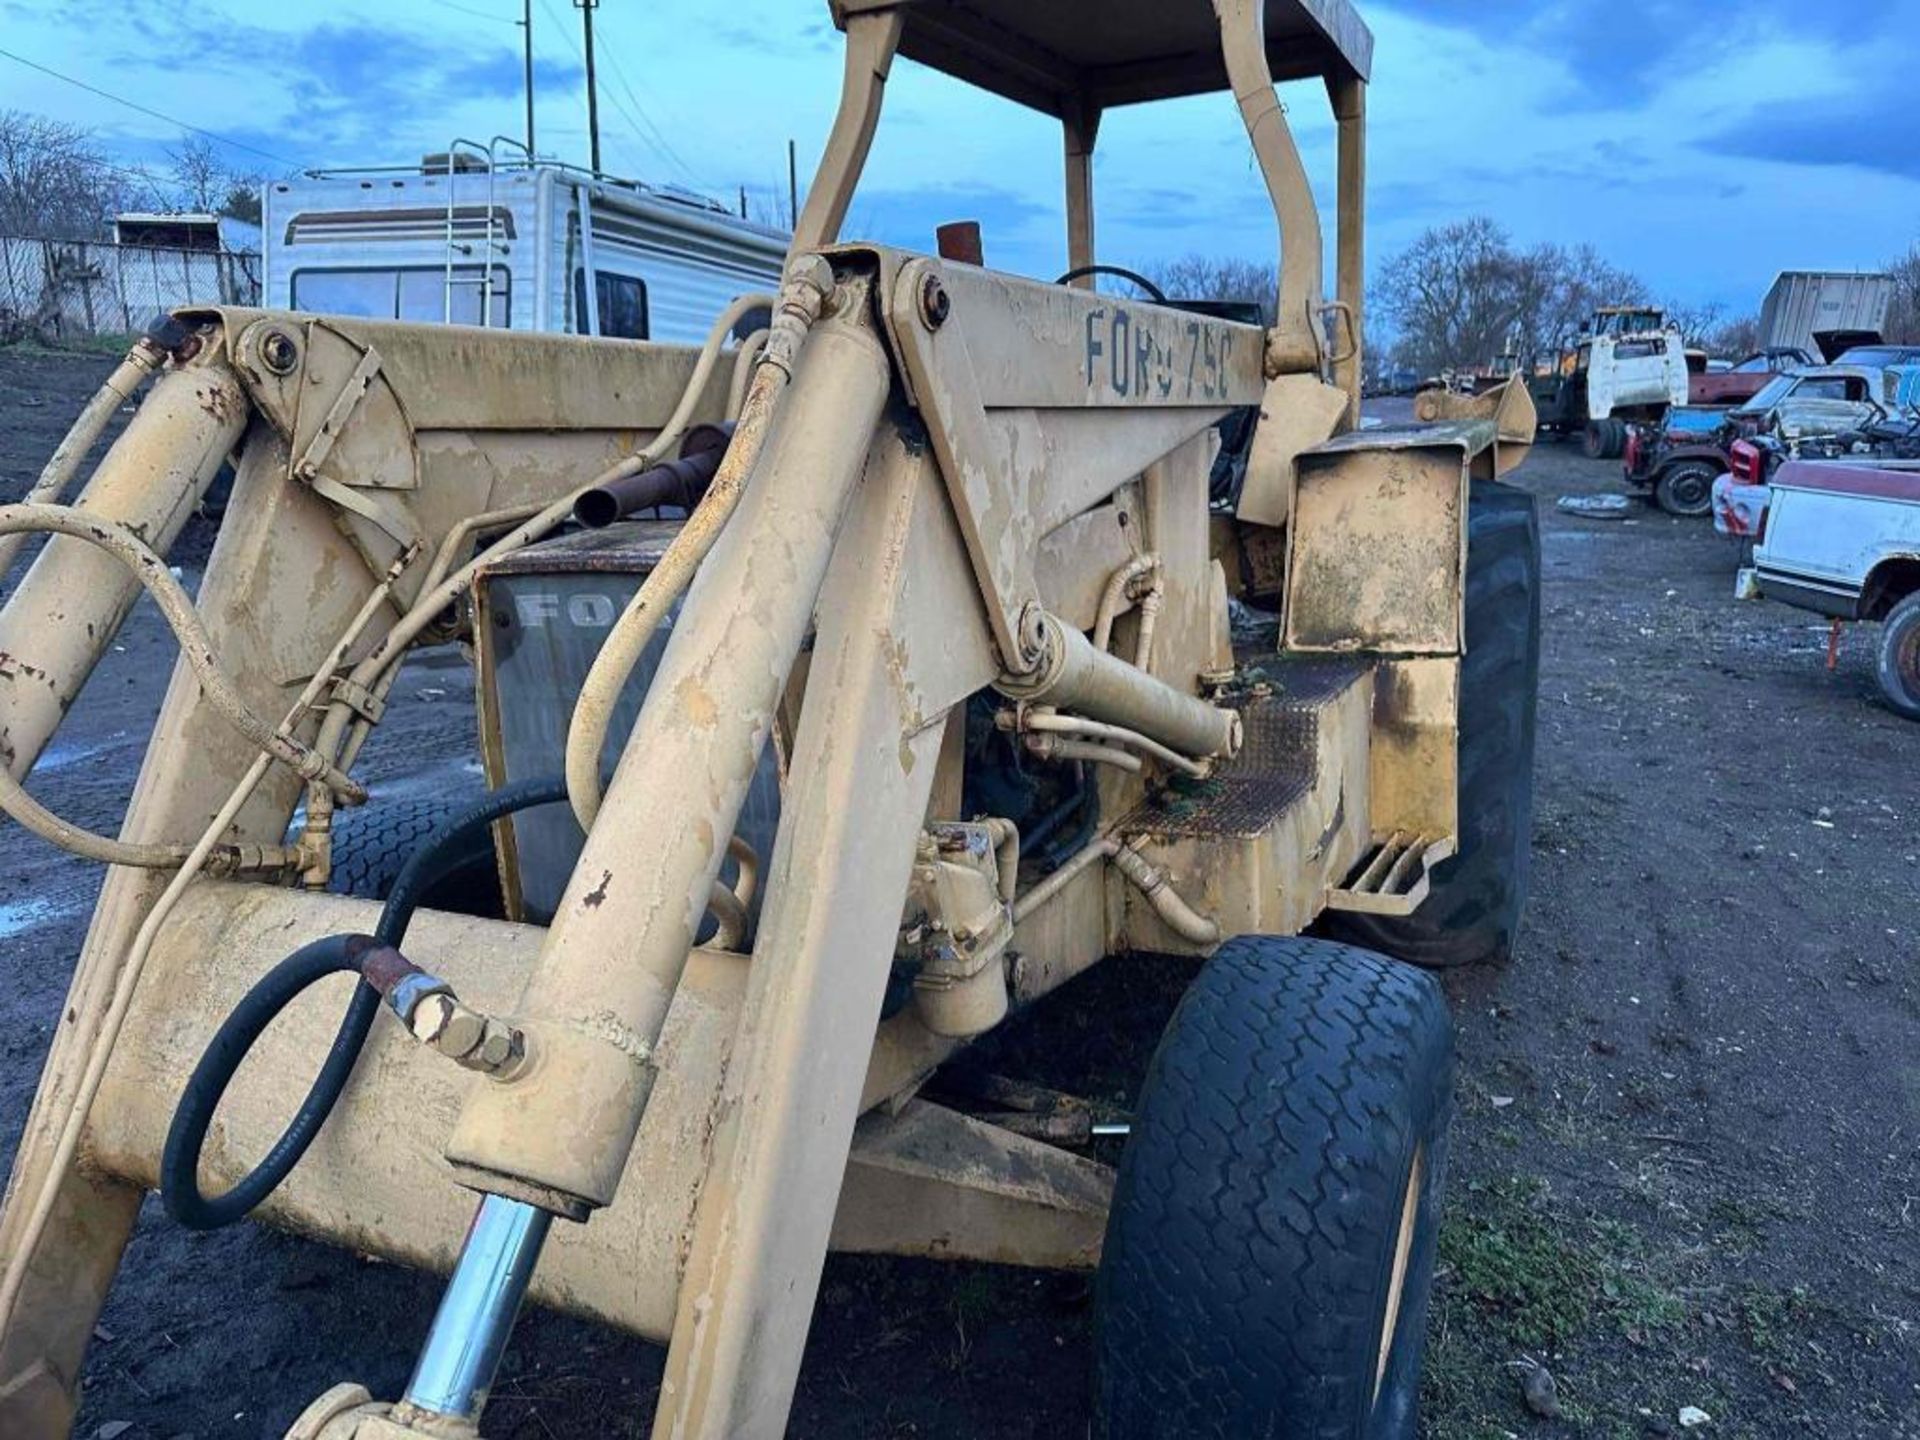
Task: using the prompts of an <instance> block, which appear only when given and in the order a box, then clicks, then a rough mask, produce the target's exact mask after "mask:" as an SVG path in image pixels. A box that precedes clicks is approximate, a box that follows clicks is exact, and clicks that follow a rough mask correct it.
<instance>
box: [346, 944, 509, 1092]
mask: <svg viewBox="0 0 1920 1440" xmlns="http://www.w3.org/2000/svg"><path fill="white" fill-rule="evenodd" d="M360 973H361V975H362V976H364V977H365V978H366V981H367V983H368V984H369V985H371V986H373V988H374V989H376V990H378V991H379V992H380V995H381V998H382V999H384V1000H385V1001H386V1003H387V1008H388V1009H389V1010H391V1011H393V1013H394V1014H395V1015H398V1016H399V1017H400V1020H401V1023H403V1024H404V1025H405V1026H406V1027H407V1030H408V1032H409V1033H410V1034H412V1036H413V1038H414V1039H416V1040H418V1041H419V1042H420V1043H421V1044H423V1045H425V1046H427V1047H428V1048H429V1049H431V1050H436V1051H438V1052H439V1053H440V1054H442V1055H444V1056H446V1057H447V1058H448V1059H449V1060H451V1061H453V1062H454V1064H456V1065H459V1066H460V1067H462V1068H463V1069H467V1070H475V1071H478V1072H479V1073H480V1074H482V1075H491V1076H494V1077H495V1078H497V1079H502V1080H505V1079H511V1078H512V1077H513V1075H514V1074H516V1073H517V1072H518V1071H519V1069H520V1066H521V1064H522V1062H524V1061H525V1059H526V1056H527V1039H526V1035H525V1034H524V1033H523V1032H522V1031H520V1030H518V1029H516V1028H515V1027H514V1026H512V1025H509V1024H507V1022H506V1021H504V1020H501V1019H499V1018H498V1017H496V1016H492V1015H487V1014H484V1013H482V1012H481V1011H478V1010H475V1009H473V1008H472V1007H471V1006H469V1005H466V1004H464V1003H463V1002H462V1001H461V999H460V997H459V996H458V995H456V994H454V993H453V987H452V986H451V985H449V984H447V982H446V981H444V980H442V979H441V978H440V977H439V976H437V975H434V974H432V973H431V972H429V971H426V970H422V969H421V968H420V967H419V966H418V965H415V964H414V963H413V962H412V961H411V960H409V959H407V957H406V956H404V955H402V954H401V953H400V952H399V951H398V950H395V949H394V948H393V947H392V946H390V945H389V946H381V947H380V948H379V949H377V950H374V951H371V952H369V953H368V954H367V955H366V956H364V957H363V958H362V960H361V962H360Z"/></svg>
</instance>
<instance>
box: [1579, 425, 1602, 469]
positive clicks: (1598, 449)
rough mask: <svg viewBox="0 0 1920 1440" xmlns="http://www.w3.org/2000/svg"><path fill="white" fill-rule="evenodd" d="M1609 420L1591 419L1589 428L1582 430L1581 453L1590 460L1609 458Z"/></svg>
mask: <svg viewBox="0 0 1920 1440" xmlns="http://www.w3.org/2000/svg"><path fill="white" fill-rule="evenodd" d="M1606 425H1607V422H1606V421H1604V420H1589V421H1588V422H1587V428H1586V429H1584V430H1582V431H1581V432H1580V453H1581V454H1582V455H1584V456H1586V457H1587V459H1589V460H1604V459H1606V458H1607V430H1606Z"/></svg>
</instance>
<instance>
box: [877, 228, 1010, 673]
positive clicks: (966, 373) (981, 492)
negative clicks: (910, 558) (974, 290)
mask: <svg viewBox="0 0 1920 1440" xmlns="http://www.w3.org/2000/svg"><path fill="white" fill-rule="evenodd" d="M950 305H951V302H950V300H949V299H948V296H947V291H946V287H945V285H944V284H943V283H942V281H941V276H940V269H939V267H938V266H937V265H935V264H933V263H932V262H931V261H927V260H915V261H912V262H911V263H909V264H907V265H906V266H904V267H903V268H902V269H901V271H900V278H899V279H898V280H897V281H895V282H894V286H893V290H892V293H891V295H890V296H889V297H888V306H887V308H888V312H889V313H888V321H889V328H890V330H891V332H892V334H893V336H894V339H895V341H896V343H898V345H899V346H900V358H901V361H902V362H903V363H904V365H905V367H906V370H907V376H908V378H909V380H910V381H911V382H912V385H913V390H914V395H915V397H916V399H917V400H918V402H919V405H920V413H921V416H922V418H923V419H924V420H925V422H926V426H927V435H928V438H929V439H930V440H931V442H932V444H933V453H934V457H935V458H936V459H937V460H938V461H939V463H940V476H941V479H942V480H944V481H945V482H946V488H947V494H948V496H949V497H950V498H951V499H952V501H953V509H954V514H955V516H956V518H957V519H958V520H959V522H960V533H961V536H962V538H963V539H964V540H965V542H966V547H967V559H968V560H969V561H970V562H971V563H972V566H973V574H974V579H975V581H976V582H977V583H978V584H979V587H980V597H981V599H982V600H983V601H984V602H985V604H986V609H987V623H988V626H989V628H990V629H991V630H992V632H993V643H994V646H995V648H997V649H998V650H999V652H1000V659H1001V663H1002V665H1003V666H1004V667H1005V668H1006V670H1007V671H1008V672H1010V673H1013V674H1020V675H1024V674H1027V673H1029V672H1030V671H1032V670H1033V669H1035V668H1036V666H1037V665H1038V664H1039V662H1040V661H1041V659H1042V658H1044V657H1043V656H1042V655H1041V654H1040V653H1037V651H1036V648H1035V642H1036V640H1037V639H1038V636H1037V634H1036V633H1035V632H1034V629H1033V627H1032V625H1030V624H1025V623H1023V622H1024V621H1025V620H1026V619H1027V617H1028V616H1030V615H1033V614H1037V613H1038V612H1039V610H1040V591H1039V585H1038V582H1037V581H1036V579H1035V578H1034V571H1033V557H1034V555H1035V554H1036V553H1038V551H1039V548H1040V535H1039V533H1038V531H1037V528H1036V525H1035V521H1034V517H1035V515H1036V514H1037V513H1038V507H1037V506H1036V505H1035V504H1033V503H1030V502H1031V501H1032V500H1033V499H1034V497H1035V492H1036V488H1037V487H1038V485H1039V483H1040V480H1041V472H1040V467H1039V465H1038V464H1037V463H1036V461H1037V457H1035V459H1026V458H1023V457H1020V456H1017V455H1009V454H1008V453H1007V448H1006V446H1005V444H1004V443H1003V441H1002V440H1001V438H1000V437H999V436H998V435H996V434H995V432H994V429H993V427H992V426H991V425H989V424H988V422H987V411H986V406H985V405H984V404H983V402H982V401H981V398H980V383H979V379H978V377H977V376H976V374H975V373H974V368H973V356H972V354H971V352H970V351H969V350H968V348H967V342H966V337H965V335H964V334H963V333H962V331H963V330H964V329H965V322H964V317H962V318H961V321H960V323H958V324H956V323H953V321H954V317H953V316H952V314H951V312H950Z"/></svg>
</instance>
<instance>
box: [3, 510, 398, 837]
mask: <svg viewBox="0 0 1920 1440" xmlns="http://www.w3.org/2000/svg"><path fill="white" fill-rule="evenodd" d="M39 532H46V533H48V534H53V535H67V536H71V537H72V538H74V539H77V540H83V541H85V542H86V543H87V544H89V545H95V546H98V547H99V548H100V549H102V550H105V551H106V552H107V553H108V554H110V555H112V556H113V557H114V558H115V559H117V560H119V561H120V562H121V564H123V565H125V566H126V567H127V569H128V570H130V571H132V572H133V574H134V576H135V578H137V579H138V580H139V582H140V583H141V585H143V586H145V587H146V590H147V593H148V594H149V595H151V596H152V597H153V600H154V603H155V604H156V605H157V606H158V607H159V609H160V614H161V616H162V617H163V618H164V619H165V620H166V622H167V624H168V625H169V626H170V627H171V628H172V630H173V633H174V636H175V638H176V639H178V641H179V642H180V653H181V654H182V655H184V656H185V657H186V661H187V664H188V666H189V667H190V668H191V669H192V671H193V675H194V678H195V679H196V680H198V681H199V682H200V689H201V693H202V694H204V695H205V696H206V698H207V702H208V703H209V704H210V705H212V706H213V708H214V709H215V710H217V711H218V712H219V713H220V715H221V717H222V718H223V719H225V720H226V721H227V723H228V724H230V725H232V726H233V728H234V729H235V730H237V731H239V732H240V734H242V735H244V736H245V737H246V738H247V739H248V740H250V741H252V742H253V743H254V744H255V745H257V746H258V747H259V748H260V749H261V750H262V751H264V752H265V753H266V754H268V755H270V756H272V757H273V758H274V759H275V760H278V761H280V762H281V763H282V764H284V765H287V766H290V767H291V768H293V769H294V770H297V771H298V772H299V773H300V774H301V775H303V776H305V777H306V778H307V779H308V780H312V781H315V782H317V783H319V784H321V785H324V786H325V787H326V788H327V790H328V791H329V792H330V793H332V794H335V795H338V796H340V797H342V798H343V799H345V800H347V801H348V802H349V803H351V804H358V803H360V802H361V801H364V800H365V799H366V798H367V792H366V789H365V788H364V787H363V786H361V785H360V784H359V783H358V782H357V781H354V780H349V779H348V778H347V777H346V775H345V774H343V773H342V772H341V771H340V770H339V769H338V768H337V767H335V766H333V765H331V764H329V763H328V762H327V761H326V760H325V759H324V758H323V757H322V756H321V755H320V754H319V753H318V752H316V751H314V750H312V749H311V748H309V747H308V746H306V745H303V744H301V743H300V741H298V740H297V739H295V738H294V737H293V736H292V735H291V734H289V733H287V732H286V730H285V729H284V727H276V726H273V725H270V724H268V723H267V721H265V720H263V719H262V718H261V717H260V716H259V715H257V714H255V713H254V711H253V709H252V707H251V706H249V705H248V704H247V702H246V699H245V697H243V696H242V695H241V693H240V687H239V686H238V685H236V684H235V683H234V682H233V680H232V679H231V678H230V677H229V676H228V675H227V673H226V672H225V671H224V670H222V669H221V668H220V666H219V663H218V662H217V661H216V660H215V659H214V654H213V644H212V642H211V641H210V640H209V639H208V637H207V631H206V627H205V626H204V625H202V624H201V622H200V616H199V613H198V612H197V611H196V610H195V609H194V605H193V600H192V598H191V597H190V596H189V595H188V594H187V592H186V589H185V587H183V586H182V585H181V583H180V582H179V581H178V580H176V579H175V578H174V577H173V572H172V571H171V570H169V569H168V568H167V563H166V561H164V560H162V559H161V558H160V557H159V556H158V555H156V554H154V552H153V551H152V550H151V549H150V548H149V547H148V546H147V544H146V542H145V541H143V540H142V539H141V538H140V537H139V536H138V535H136V534H134V533H133V531H131V530H129V529H128V528H127V527H126V526H124V525H121V524H118V523H117V522H115V521H112V520H107V519H104V518H102V517H100V516H97V515H89V514H88V513H86V512H85V511H83V510H75V509H70V508H69V507H67V506H64V505H25V504H21V505H0V536H7V535H20V534H34V533H39ZM0 810H5V811H6V813H7V814H9V815H11V816H12V817H13V818H14V819H15V820H17V821H19V822H20V824H22V825H23V826H25V827H26V828H27V829H29V830H31V831H33V832H34V833H35V834H36V835H39V836H41V837H42V838H43V839H46V840H50V841H52V842H53V843H54V844H56V845H59V846H61V847H62V848H63V849H67V850H71V851H74V852H75V853H77V854H80V855H83V856H85V857H87V858H88V859H92V860H99V861H102V862H104V863H106V864H109V865H133V866H141V867H145V868H149V869H162V870H165V869H175V868H178V867H179V866H180V865H181V864H183V863H184V862H185V860H186V858H187V855H188V853H189V848H190V847H187V846H182V845H164V844H135V843H130V842H128V841H123V840H115V839H111V838H109V837H108V836H105V835H96V834H93V833H92V832H90V831H87V830H83V829H81V828H80V827H79V826H77V825H73V824H71V823H69V822H67V821H64V820H62V819H60V817H59V816H57V815H54V814H53V813H52V812H51V811H49V810H47V809H46V807H44V806H43V805H41V804H40V803H39V802H38V801H37V800H35V799H34V798H33V797H32V796H31V795H29V794H28V793H27V790H26V787H25V786H23V785H21V784H20V782H19V781H17V780H15V779H13V777H12V776H11V775H10V774H8V772H7V771H6V769H5V768H4V767H0Z"/></svg>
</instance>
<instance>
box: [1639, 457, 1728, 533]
mask: <svg viewBox="0 0 1920 1440" xmlns="http://www.w3.org/2000/svg"><path fill="white" fill-rule="evenodd" d="M1725 473H1726V472H1725V471H1723V470H1716V469H1715V468H1714V467H1713V466H1712V465H1709V464H1708V463H1707V462H1706V461H1704V460H1682V461H1681V462H1680V463H1679V464H1677V465H1669V466H1668V467H1667V468H1666V469H1665V470H1663V471H1661V472H1660V478H1659V479H1658V480H1657V481H1655V482H1654V487H1653V503H1654V504H1656V505H1658V506H1659V507H1660V508H1661V509H1662V510H1664V511H1666V512H1667V514H1669V515H1678V516H1680V517H1682V518H1683V519H1695V518H1697V517H1699V516H1701V515H1706V514H1710V513H1711V512H1712V510H1713V482H1714V481H1715V480H1717V479H1719V478H1720V476H1721V475H1723V474H1725Z"/></svg>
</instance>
